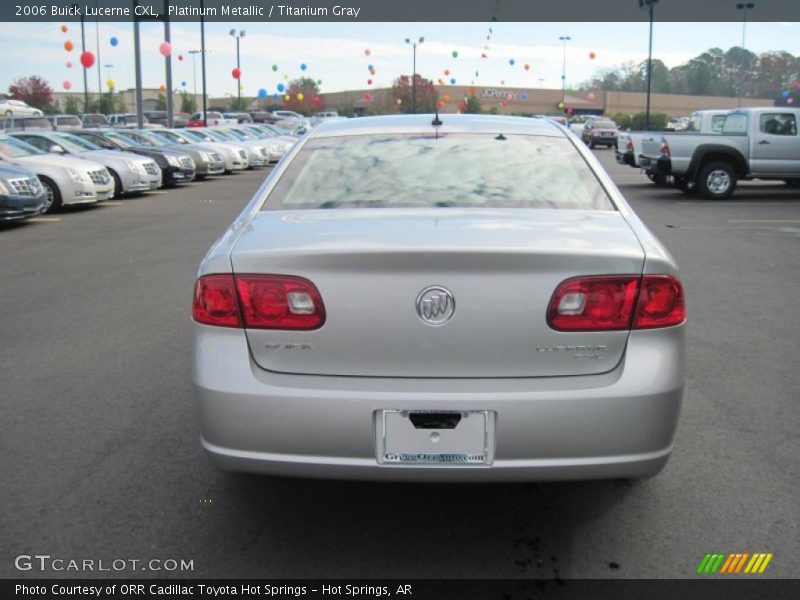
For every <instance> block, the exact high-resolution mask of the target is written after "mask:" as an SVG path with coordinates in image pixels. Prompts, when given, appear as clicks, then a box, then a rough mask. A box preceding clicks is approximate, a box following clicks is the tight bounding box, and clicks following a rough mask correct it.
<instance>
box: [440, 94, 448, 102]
mask: <svg viewBox="0 0 800 600" xmlns="http://www.w3.org/2000/svg"><path fill="white" fill-rule="evenodd" d="M442 100H444V101H445V102H450V96H448V95H447V94H445V95H444V97H443V98H442Z"/></svg>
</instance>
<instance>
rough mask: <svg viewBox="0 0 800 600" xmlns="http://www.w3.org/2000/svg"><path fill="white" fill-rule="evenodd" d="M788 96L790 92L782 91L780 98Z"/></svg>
mask: <svg viewBox="0 0 800 600" xmlns="http://www.w3.org/2000/svg"><path fill="white" fill-rule="evenodd" d="M790 94H791V92H790V91H789V90H783V91H782V92H781V96H783V97H784V98H788V97H789V95H790Z"/></svg>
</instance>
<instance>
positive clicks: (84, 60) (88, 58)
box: [81, 50, 94, 69]
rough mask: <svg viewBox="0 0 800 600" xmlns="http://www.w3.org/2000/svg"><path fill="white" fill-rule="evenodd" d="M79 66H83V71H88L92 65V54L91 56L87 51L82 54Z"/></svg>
mask: <svg viewBox="0 0 800 600" xmlns="http://www.w3.org/2000/svg"><path fill="white" fill-rule="evenodd" d="M81 64H82V65H83V68H84V69H90V68H91V67H92V65H94V54H92V53H91V52H89V51H88V50H87V51H86V52H82V53H81Z"/></svg>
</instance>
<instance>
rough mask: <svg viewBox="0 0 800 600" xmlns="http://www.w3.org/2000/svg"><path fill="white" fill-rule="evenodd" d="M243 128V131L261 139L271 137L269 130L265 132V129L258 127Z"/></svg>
mask: <svg viewBox="0 0 800 600" xmlns="http://www.w3.org/2000/svg"><path fill="white" fill-rule="evenodd" d="M244 129H245V131H247V132H248V133H250V135H252V136H253V137H255V138H257V139H259V140H262V139H264V138H266V137H273V133H272V132H271V131H270V132H269V133H267V132H266V131H264V130H263V129H259V128H258V127H245V128H244Z"/></svg>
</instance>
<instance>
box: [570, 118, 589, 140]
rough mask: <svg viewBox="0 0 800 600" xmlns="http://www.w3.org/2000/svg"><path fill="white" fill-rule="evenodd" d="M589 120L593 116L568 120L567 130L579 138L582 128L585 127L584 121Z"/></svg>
mask: <svg viewBox="0 0 800 600" xmlns="http://www.w3.org/2000/svg"><path fill="white" fill-rule="evenodd" d="M590 118H593V115H577V116H574V117H572V118H571V119H570V120H569V125H568V127H569V130H570V131H571V132H572V133H574V134H575V135H577V136H578V137H581V134H582V133H583V127H584V125H586V121H588V120H589V119H590Z"/></svg>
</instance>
